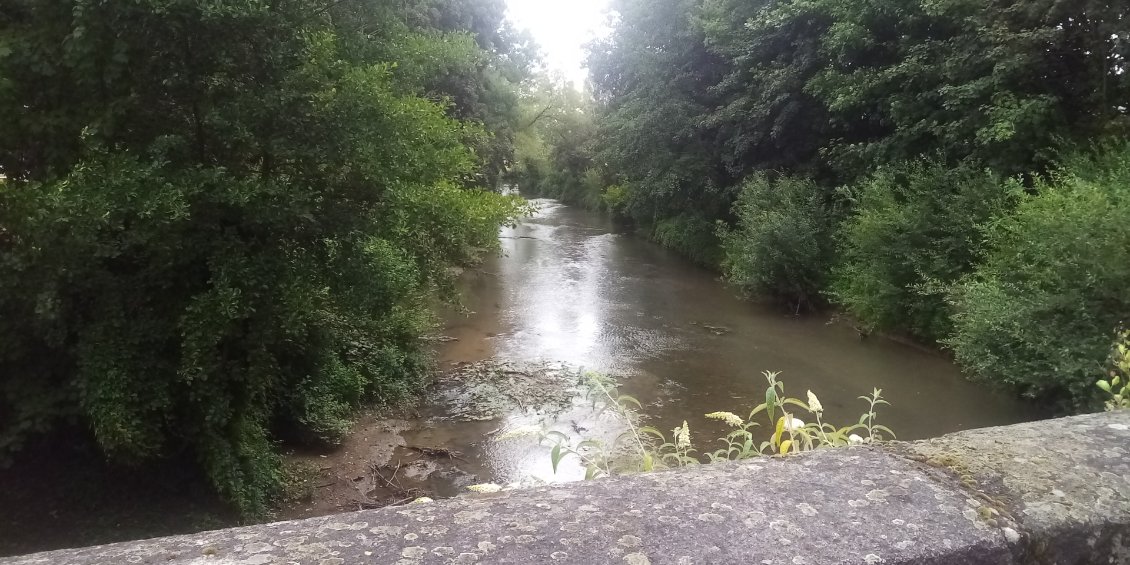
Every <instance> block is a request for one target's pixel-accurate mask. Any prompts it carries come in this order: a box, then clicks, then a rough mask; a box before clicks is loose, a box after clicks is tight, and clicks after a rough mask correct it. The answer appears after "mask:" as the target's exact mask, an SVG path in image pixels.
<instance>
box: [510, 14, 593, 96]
mask: <svg viewBox="0 0 1130 565" xmlns="http://www.w3.org/2000/svg"><path fill="white" fill-rule="evenodd" d="M506 4H507V15H508V16H509V17H510V21H512V22H514V24H515V25H516V26H517V27H518V28H520V29H527V30H529V31H530V33H531V34H533V36H534V39H535V40H536V41H537V42H538V44H539V45H540V46H541V48H542V52H543V54H544V56H545V64H546V66H547V67H548V69H549V71H550V72H554V73H561V74H562V75H564V76H565V78H567V79H569V80H570V81H572V82H573V83H574V84H575V85H576V87H577V88H580V87H581V85H582V83H583V82H584V81H585V80H586V79H587V78H588V71H587V70H585V68H584V59H585V49H584V46H585V44H586V43H588V42H589V41H591V40H592V39H593V38H594V37H595V36H596V35H597V34H602V33H604V32H605V31H606V29H607V25H606V21H605V20H606V16H605V11H606V10H607V7H608V0H568V1H561V0H507V2H506Z"/></svg>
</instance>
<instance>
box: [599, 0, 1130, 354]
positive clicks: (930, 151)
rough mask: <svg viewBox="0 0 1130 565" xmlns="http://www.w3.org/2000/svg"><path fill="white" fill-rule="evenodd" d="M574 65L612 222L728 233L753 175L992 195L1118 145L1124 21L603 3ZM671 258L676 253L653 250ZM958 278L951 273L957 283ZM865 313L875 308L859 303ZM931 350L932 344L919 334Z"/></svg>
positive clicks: (757, 4)
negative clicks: (968, 177) (911, 168)
mask: <svg viewBox="0 0 1130 565" xmlns="http://www.w3.org/2000/svg"><path fill="white" fill-rule="evenodd" d="M612 9H613V10H614V11H615V12H616V14H617V16H618V17H617V18H616V20H615V21H616V24H615V26H614V28H613V32H612V34H611V35H610V36H609V37H608V38H606V39H603V40H601V41H598V42H597V43H595V44H594V45H593V46H592V48H591V51H590V57H589V65H590V68H591V70H592V76H593V82H594V86H593V88H594V94H595V96H596V100H597V102H598V111H599V118H598V120H597V123H598V124H599V126H600V130H599V136H598V137H597V138H596V140H595V143H594V144H593V145H594V152H595V155H596V156H597V159H596V162H598V163H602V164H604V165H605V166H606V167H607V169H608V171H609V172H610V175H611V176H612V177H613V178H611V179H610V180H611V182H610V183H609V184H616V185H621V186H627V187H631V191H630V198H629V200H628V202H626V204H625V206H624V210H625V213H626V215H627V216H629V217H630V218H632V219H633V220H634V221H635V222H636V223H637V224H639V225H640V226H643V227H645V228H648V229H650V228H651V227H653V226H656V225H658V224H659V223H660V222H662V221H663V220H665V219H668V218H673V217H677V216H683V217H694V218H702V219H704V220H706V221H707V222H713V221H715V220H722V221H724V222H727V223H732V222H734V221H737V218H734V217H733V216H732V215H731V213H730V210H731V208H732V204H733V202H734V200H735V199H736V198H737V195H738V192H739V191H738V190H737V188H738V186H739V185H740V183H741V181H742V179H745V178H747V177H749V176H750V175H752V174H755V173H758V172H766V171H775V172H778V173H781V174H785V175H792V176H802V177H806V178H812V179H814V180H815V181H816V182H817V183H818V186H820V187H822V189H823V191H824V193H825V199H827V200H831V199H832V195H833V194H834V193H835V187H837V186H842V185H850V184H854V183H855V182H856V181H858V180H859V179H865V178H867V177H868V176H869V175H871V174H872V173H873V172H875V171H876V170H877V169H879V168H882V167H884V166H888V165H895V164H897V163H901V162H905V161H912V160H915V159H918V158H921V157H923V156H931V157H933V156H941V158H942V159H943V160H945V161H946V162H949V163H956V162H960V161H962V160H965V159H971V160H972V161H973V162H976V163H979V164H981V165H982V166H984V167H987V168H990V169H991V170H993V171H994V172H995V173H997V174H999V175H1001V176H1003V177H1013V176H1016V175H1025V174H1030V173H1037V174H1039V173H1042V172H1044V171H1046V170H1047V167H1048V166H1049V157H1050V156H1051V155H1052V154H1053V152H1052V149H1053V148H1055V147H1058V146H1061V145H1068V146H1070V145H1072V144H1078V143H1087V142H1089V141H1090V140H1091V139H1095V138H1098V137H1100V136H1119V135H1126V134H1127V133H1128V132H1130V129H1128V128H1130V118H1128V116H1130V114H1128V113H1127V110H1126V108H1125V105H1124V104H1122V102H1120V101H1125V100H1126V99H1127V96H1128V95H1130V73H1124V72H1122V71H1123V68H1122V67H1123V66H1124V65H1123V63H1122V62H1123V61H1125V60H1126V59H1127V58H1128V57H1130V38H1128V37H1127V36H1126V34H1125V30H1124V29H1123V28H1124V27H1125V26H1124V25H1123V21H1124V19H1125V9H1124V7H1123V6H1121V5H1119V4H1117V3H1111V2H1105V1H1099V0H1094V1H1092V0H1088V1H1083V2H1060V1H1058V0H1036V1H1029V0H1023V1H1022V0H1002V1H999V2H981V1H977V0H941V1H936V0H911V1H908V2H901V3H898V5H897V6H893V5H892V4H891V3H890V2H889V1H887V0H860V1H858V2H846V3H845V2H843V1H841V0H757V1H754V2H750V1H746V0H662V1H659V2H651V1H646V2H645V1H643V0H619V1H616V2H613V4H612ZM660 241H662V242H664V243H677V244H681V245H679V246H678V247H680V248H682V249H684V250H685V249H693V248H694V246H692V245H687V244H686V243H687V242H686V240H683V239H681V238H662V239H661V240H660ZM959 267H960V268H964V266H963V265H959ZM876 300H877V298H876ZM927 331H928V332H934V331H935V330H933V329H931V330H927Z"/></svg>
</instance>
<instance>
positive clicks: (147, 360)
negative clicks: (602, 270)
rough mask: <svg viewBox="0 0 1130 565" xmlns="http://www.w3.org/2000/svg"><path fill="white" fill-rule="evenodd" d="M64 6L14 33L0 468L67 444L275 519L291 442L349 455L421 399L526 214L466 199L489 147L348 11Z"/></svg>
mask: <svg viewBox="0 0 1130 565" xmlns="http://www.w3.org/2000/svg"><path fill="white" fill-rule="evenodd" d="M69 4H73V3H69V2H62V1H60V2H20V3H17V4H16V5H13V9H12V10H7V9H6V10H5V13H4V15H3V16H0V19H3V18H7V19H6V20H5V23H6V24H9V25H10V27H6V28H5V30H4V31H5V33H10V34H11V35H7V36H5V37H4V39H5V40H7V39H9V38H12V39H13V40H12V41H11V42H6V43H4V44H3V45H2V46H0V76H2V77H4V80H0V122H2V125H4V126H5V127H6V128H12V129H11V130H8V129H6V130H5V132H4V134H3V135H2V136H0V150H2V151H0V157H2V158H0V167H2V168H0V172H2V173H3V174H5V175H6V176H7V177H8V179H7V180H6V181H4V180H0V458H3V457H5V456H9V455H10V454H12V453H14V452H16V451H18V450H19V449H20V447H21V446H22V445H23V444H24V443H25V442H26V441H27V440H28V439H29V438H30V436H31V435H33V434H36V433H39V432H44V431H46V430H49V429H50V428H52V427H53V426H58V425H60V424H61V423H64V422H69V423H71V424H74V425H77V426H78V427H79V428H80V429H88V430H89V431H90V433H91V435H92V436H93V439H94V441H95V442H97V445H98V446H99V447H100V448H101V449H102V451H103V452H105V453H106V454H107V456H108V457H110V458H112V459H114V460H116V461H130V462H133V461H144V460H147V459H154V458H160V457H167V456H170V455H173V454H184V453H187V454H190V455H192V456H193V457H195V459H196V460H197V461H199V464H200V467H201V469H202V470H203V471H204V472H205V473H206V474H207V476H208V477H209V479H210V480H211V481H212V483H213V484H214V486H215V487H216V489H217V490H218V491H219V492H220V493H222V494H223V495H224V496H225V497H226V498H228V499H229V500H231V501H233V502H234V503H235V504H236V505H237V506H238V507H239V508H240V509H241V510H242V511H243V512H244V513H245V514H246V515H250V516H254V515H258V514H261V513H262V512H263V511H264V509H265V508H266V507H267V505H268V503H269V501H270V498H271V496H272V494H273V493H274V492H275V491H276V487H277V486H278V484H279V477H280V476H279V457H278V455H277V453H276V450H275V446H274V439H273V438H274V437H275V436H274V434H273V432H274V431H275V430H276V429H279V428H284V427H286V428H298V429H299V430H300V431H301V432H302V435H304V436H305V437H309V438H311V439H317V440H320V441H334V440H336V439H338V438H339V437H340V435H341V434H342V433H343V432H344V431H345V430H346V427H347V425H348V421H349V416H350V412H351V410H352V409H354V408H355V407H357V405H358V404H359V403H361V402H363V401H366V400H377V401H380V400H389V399H393V398H396V397H397V396H400V395H403V394H404V392H405V391H407V390H410V389H412V388H413V387H414V386H415V384H414V383H417V382H419V380H420V379H419V377H420V376H421V371H422V369H423V368H424V358H423V355H422V353H421V351H420V350H419V345H418V337H419V335H420V334H421V332H422V331H423V330H424V328H425V327H427V324H428V323H429V318H430V314H429V309H428V300H427V297H428V295H429V294H431V293H432V292H433V291H434V290H436V289H437V288H439V289H442V288H449V287H450V280H449V277H450V274H449V272H450V267H451V266H452V265H453V264H458V263H464V262H467V261H469V260H471V259H472V258H473V257H474V256H475V255H476V253H478V252H480V251H482V250H486V249H490V248H492V246H494V245H497V233H498V228H499V226H500V225H501V224H503V223H505V222H508V221H511V220H512V219H513V218H514V217H515V216H516V215H518V214H520V213H521V211H522V207H521V205H520V203H519V202H518V201H517V200H514V199H510V198H504V197H502V196H499V195H497V194H494V193H491V192H486V191H481V190H478V189H464V188H462V187H463V186H464V185H466V184H467V179H468V178H472V177H473V176H474V175H475V173H476V172H477V170H478V163H477V161H476V158H475V156H474V155H473V154H472V152H471V151H470V150H469V149H468V148H467V143H468V142H473V141H474V140H476V139H479V138H482V137H485V136H486V132H485V131H484V130H483V129H482V128H481V127H479V126H476V125H474V124H471V123H465V122H460V121H457V120H455V119H453V118H451V117H450V116H449V115H448V108H447V107H445V106H442V105H440V104H437V103H435V102H433V101H431V100H430V99H429V98H427V97H425V96H423V95H422V94H423V93H424V87H423V86H422V85H419V84H414V83H413V81H411V80H409V79H408V78H406V77H410V76H412V75H411V73H410V72H409V71H410V69H408V68H407V67H409V66H410V65H404V66H401V67H396V66H393V65H391V64H386V61H384V60H382V59H380V58H376V59H374V58H365V55H364V54H366V53H368V54H370V55H371V54H372V53H374V52H381V53H385V54H386V55H387V52H388V51H390V50H393V49H392V48H394V47H395V42H389V43H385V44H381V43H379V42H380V41H387V38H383V37H382V36H381V35H380V34H374V35H367V34H360V33H356V31H355V30H356V29H360V28H364V27H365V26H360V25H357V26H354V25H352V23H357V22H351V23H350V25H344V26H342V27H341V28H337V27H335V24H334V22H342V23H346V22H350V17H352V16H356V14H351V13H340V12H335V13H333V14H332V16H333V17H331V14H327V13H326V12H327V10H326V6H325V5H324V4H323V3H319V2H304V1H300V2H290V3H284V5H280V7H279V8H278V9H274V8H267V7H265V5H263V4H260V3H255V2H244V3H240V2H230V3H220V4H215V5H213V4H210V3H194V2H173V3H169V2H164V1H150V0H139V1H137V2H114V3H95V4H89V3H78V4H77V5H78V6H84V7H86V8H88V9H82V10H80V9H79V8H76V7H74V6H68V5H69ZM88 4H89V5H88ZM72 8H73V9H72ZM343 9H344V7H343ZM319 14H320V15H319ZM357 17H365V18H374V19H375V21H369V22H368V23H370V24H373V25H378V24H381V25H383V24H388V22H396V21H398V20H396V19H381V17H380V14H379V13H375V12H374V13H371V14H365V15H363V16H357ZM399 33H400V34H401V36H402V37H403V36H404V35H405V34H410V33H409V32H408V31H407V30H403V29H401V30H399ZM427 37H431V36H427ZM416 39H417V40H419V41H417V43H416V45H417V46H420V45H425V46H426V45H428V43H427V41H425V39H427V38H426V37H424V36H416ZM432 40H433V41H440V42H443V45H442V46H439V47H435V46H433V47H435V48H436V49H439V50H441V51H442V52H443V53H445V56H446V57H447V59H445V60H446V61H447V62H449V63H450V64H452V65H456V64H458V60H457V59H456V58H453V56H452V53H451V51H452V49H451V48H452V46H454V47H455V48H461V49H463V50H464V51H466V50H473V49H475V48H474V47H473V43H472V42H470V41H467V40H458V39H456V40H452V41H450V42H446V41H445V40H443V39H442V38H441V37H438V36H437V37H432ZM64 44H66V48H65V49H63V50H62V51H59V50H58V49H57V46H60V45H64ZM460 46H461V47H460ZM441 47H442V49H441ZM464 54H465V55H466V59H467V60H468V61H472V62H473V61H475V60H476V57H474V56H473V55H474V53H471V52H467V53H464ZM383 56H385V55H382V57H383ZM398 69H399V70H398ZM397 72H401V73H405V74H403V75H397V74H395V73H397Z"/></svg>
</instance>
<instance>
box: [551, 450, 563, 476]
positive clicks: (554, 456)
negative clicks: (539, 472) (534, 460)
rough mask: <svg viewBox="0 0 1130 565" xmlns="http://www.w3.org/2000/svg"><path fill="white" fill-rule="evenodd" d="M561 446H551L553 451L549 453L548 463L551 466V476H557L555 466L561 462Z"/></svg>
mask: <svg viewBox="0 0 1130 565" xmlns="http://www.w3.org/2000/svg"><path fill="white" fill-rule="evenodd" d="M561 457H562V455H561V444H560V443H559V444H557V445H555V446H553V451H551V452H550V453H549V461H550V462H551V463H552V464H553V474H554V475H556V474H557V464H558V463H560V462H561Z"/></svg>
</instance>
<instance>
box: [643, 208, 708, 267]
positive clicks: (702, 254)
mask: <svg viewBox="0 0 1130 565" xmlns="http://www.w3.org/2000/svg"><path fill="white" fill-rule="evenodd" d="M649 236H650V237H651V239H652V240H653V241H655V242H656V243H658V244H660V245H662V246H664V247H669V248H671V249H672V250H674V251H676V252H677V253H679V254H681V255H683V256H685V257H687V258H689V259H690V260H692V261H694V262H695V263H698V264H700V265H705V266H707V267H715V266H717V265H718V263H719V261H721V257H722V252H721V247H720V246H719V243H718V235H717V234H716V233H715V227H714V224H713V223H712V222H711V221H710V220H708V219H707V218H705V217H703V216H701V215H699V214H693V213H690V214H680V215H677V216H672V217H669V218H662V219H660V220H659V221H657V222H655V224H654V225H653V226H651V227H650V232H649Z"/></svg>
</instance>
